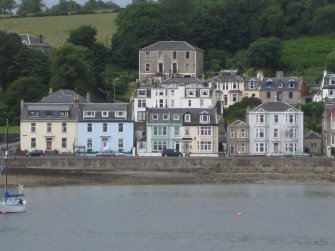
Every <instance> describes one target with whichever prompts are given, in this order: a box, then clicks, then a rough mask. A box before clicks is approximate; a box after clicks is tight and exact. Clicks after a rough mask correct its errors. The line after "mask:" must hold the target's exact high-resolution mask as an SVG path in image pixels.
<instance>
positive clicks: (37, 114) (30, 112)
mask: <svg viewBox="0 0 335 251" xmlns="http://www.w3.org/2000/svg"><path fill="white" fill-rule="evenodd" d="M39 116H40V112H39V111H29V117H39Z"/></svg>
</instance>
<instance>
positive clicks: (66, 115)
mask: <svg viewBox="0 0 335 251" xmlns="http://www.w3.org/2000/svg"><path fill="white" fill-rule="evenodd" d="M58 117H66V118H68V117H69V112H68V111H59V112H58Z"/></svg>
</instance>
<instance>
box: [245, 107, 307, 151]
mask: <svg viewBox="0 0 335 251" xmlns="http://www.w3.org/2000/svg"><path fill="white" fill-rule="evenodd" d="M247 120H248V124H249V125H250V132H249V137H250V154H251V155H266V154H267V153H272V152H279V151H281V152H284V153H286V154H292V153H293V152H295V151H303V138H304V134H303V130H304V125H303V123H304V114H303V112H302V111H300V110H298V109H296V108H294V107H293V106H291V105H289V104H287V103H285V102H280V101H277V102H265V103H263V104H261V105H259V106H257V107H256V108H254V109H253V110H251V111H248V112H247Z"/></svg>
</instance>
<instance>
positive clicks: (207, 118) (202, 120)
mask: <svg viewBox="0 0 335 251" xmlns="http://www.w3.org/2000/svg"><path fill="white" fill-rule="evenodd" d="M210 120H211V119H210V116H209V115H207V114H206V115H200V123H204V124H207V123H209V122H210Z"/></svg>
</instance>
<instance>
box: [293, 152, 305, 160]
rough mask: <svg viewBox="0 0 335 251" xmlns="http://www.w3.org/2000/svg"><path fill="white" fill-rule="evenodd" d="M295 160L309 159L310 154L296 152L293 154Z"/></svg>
mask: <svg viewBox="0 0 335 251" xmlns="http://www.w3.org/2000/svg"><path fill="white" fill-rule="evenodd" d="M293 157H294V158H307V157H309V154H308V153H305V152H302V151H296V152H294V153H293Z"/></svg>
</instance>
